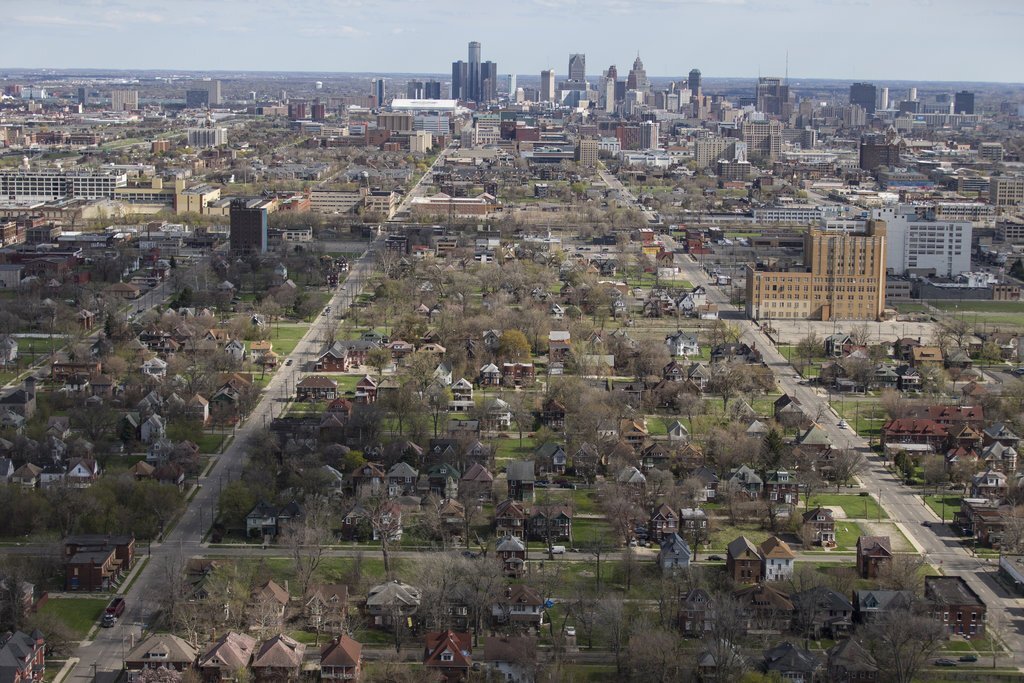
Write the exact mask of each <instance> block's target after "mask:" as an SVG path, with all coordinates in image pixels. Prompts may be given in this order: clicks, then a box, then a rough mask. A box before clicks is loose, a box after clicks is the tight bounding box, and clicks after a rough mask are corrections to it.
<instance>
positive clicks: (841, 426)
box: [837, 420, 850, 429]
mask: <svg viewBox="0 0 1024 683" xmlns="http://www.w3.org/2000/svg"><path fill="white" fill-rule="evenodd" d="M837 426H838V427H839V428H840V429H846V428H848V427H849V426H850V425H848V424H846V420H840V421H839V424H838V425H837Z"/></svg>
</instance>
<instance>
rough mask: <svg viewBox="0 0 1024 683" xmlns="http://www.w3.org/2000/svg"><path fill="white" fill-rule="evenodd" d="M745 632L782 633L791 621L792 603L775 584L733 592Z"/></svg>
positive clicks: (748, 587)
mask: <svg viewBox="0 0 1024 683" xmlns="http://www.w3.org/2000/svg"><path fill="white" fill-rule="evenodd" d="M732 597H733V599H734V600H736V602H737V603H739V613H740V617H741V618H742V620H743V622H744V625H745V627H746V631H747V632H748V633H749V632H751V631H756V632H758V633H760V634H768V633H782V632H783V631H786V630H788V629H789V627H790V624H791V623H792V620H793V601H792V600H790V599H789V595H788V594H787V593H785V592H783V591H781V590H779V589H778V588H776V587H775V584H770V583H759V584H757V585H753V586H746V587H744V588H740V589H738V590H735V591H733V593H732Z"/></svg>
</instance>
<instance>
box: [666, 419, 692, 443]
mask: <svg viewBox="0 0 1024 683" xmlns="http://www.w3.org/2000/svg"><path fill="white" fill-rule="evenodd" d="M667 435H668V441H669V443H679V442H682V441H686V440H688V439H689V438H690V430H689V429H687V428H686V426H685V425H684V424H683V423H682V422H680V421H679V420H676V421H675V422H673V423H672V424H670V425H669V426H668V430H667Z"/></svg>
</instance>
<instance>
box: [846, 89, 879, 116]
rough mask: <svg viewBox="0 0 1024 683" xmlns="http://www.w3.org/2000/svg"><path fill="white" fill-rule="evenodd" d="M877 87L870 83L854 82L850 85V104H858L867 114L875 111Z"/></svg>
mask: <svg viewBox="0 0 1024 683" xmlns="http://www.w3.org/2000/svg"><path fill="white" fill-rule="evenodd" d="M877 98H878V89H877V88H875V86H874V85H873V84H871V83H854V84H853V85H851V86H850V104H858V105H860V106H861V107H862V108H863V109H864V111H866V112H867V113H868V114H874V113H875V104H876V102H877Z"/></svg>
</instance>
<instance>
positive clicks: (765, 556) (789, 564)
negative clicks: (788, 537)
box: [759, 536, 796, 581]
mask: <svg viewBox="0 0 1024 683" xmlns="http://www.w3.org/2000/svg"><path fill="white" fill-rule="evenodd" d="M759 550H760V553H761V558H762V562H763V568H762V570H761V575H762V576H763V577H764V580H765V581H783V580H785V579H789V578H791V577H792V576H793V562H794V560H796V553H794V552H793V550H792V549H791V548H790V547H789V545H788V544H787V543H786V542H785V541H783V540H782V539H781V538H779V537H778V536H770V537H768V538H767V539H765V541H764V542H763V543H761V546H760V548H759Z"/></svg>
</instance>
